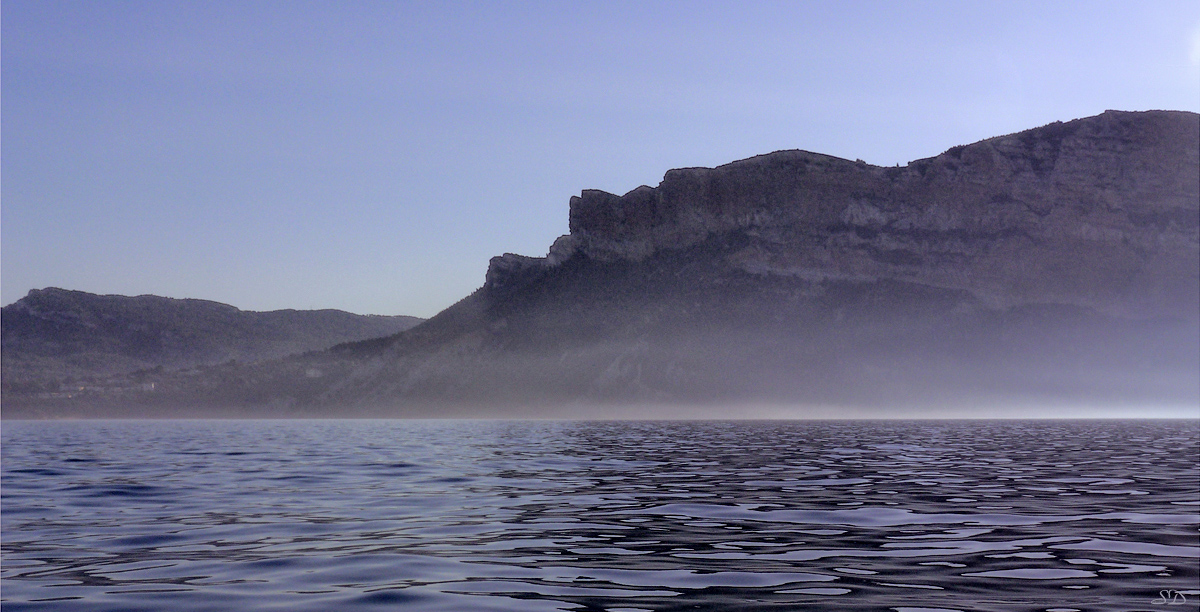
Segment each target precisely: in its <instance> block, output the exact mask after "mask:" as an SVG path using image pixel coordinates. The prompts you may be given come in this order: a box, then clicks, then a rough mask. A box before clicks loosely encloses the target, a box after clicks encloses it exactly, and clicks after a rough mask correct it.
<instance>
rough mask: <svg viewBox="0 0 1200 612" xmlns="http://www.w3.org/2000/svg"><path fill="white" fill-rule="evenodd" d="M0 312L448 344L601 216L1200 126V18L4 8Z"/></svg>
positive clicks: (1082, 10)
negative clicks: (151, 308)
mask: <svg viewBox="0 0 1200 612" xmlns="http://www.w3.org/2000/svg"><path fill="white" fill-rule="evenodd" d="M2 11H3V15H2V29H3V32H2V38H0V41H2V45H3V55H2V56H0V58H2V64H3V75H2V81H0V95H2V113H3V117H2V121H0V125H2V130H3V134H2V140H0V142H2V147H3V151H2V155H3V156H2V158H0V163H2V173H3V177H2V182H0V189H2V208H0V211H2V224H0V238H2V242H0V249H2V252H0V255H2V259H0V264H2V277H0V278H2V289H3V296H2V301H3V303H4V304H8V303H11V302H13V301H15V300H17V299H19V298H20V297H21V296H23V295H24V294H25V293H26V292H27V291H28V290H29V289H31V288H41V287H47V286H58V287H63V288H68V289H80V290H84V291H90V292H95V293H118V294H127V295H137V294H143V293H153V294H158V295H166V296H171V297H198V298H205V299H212V300H217V301H221V302H226V303H230V304H233V305H235V306H238V307H240V308H244V309H250V310H271V309H277V308H339V309H343V310H349V311H351V312H357V313H375V314H413V315H419V316H430V315H433V314H435V313H436V312H438V311H439V310H441V309H442V308H444V307H446V306H448V305H450V304H452V303H453V302H455V301H456V300H458V299H460V298H462V297H464V296H465V295H467V294H468V293H469V292H471V291H472V290H474V289H476V288H477V287H479V286H480V285H481V284H482V283H483V276H484V271H485V270H486V269H487V262H488V259H489V258H490V257H492V256H493V255H499V254H501V253H504V252H516V253H522V254H526V255H544V254H545V252H546V249H547V248H548V247H549V245H550V243H551V242H553V240H554V239H555V238H556V237H557V236H558V235H560V234H564V233H566V231H567V201H568V199H569V198H570V196H572V195H575V194H577V193H578V192H579V191H580V190H581V189H585V188H598V189H605V190H607V191H612V192H615V193H624V192H626V191H628V190H630V189H633V188H635V187H637V186H638V185H641V184H649V185H656V184H657V183H658V182H659V180H661V178H662V175H663V173H664V172H665V171H666V170H668V169H670V168H675V167H684V166H713V165H719V164H722V163H726V162H729V161H733V160H736V159H740V158H745V157H749V156H752V155H757V154H760V153H767V152H770V151H773V150H779V149H797V148H798V149H807V150H811V151H818V152H822V153H828V154H832V155H838V156H841V157H846V158H850V159H854V158H861V159H864V160H866V161H868V162H871V163H875V164H880V165H893V164H896V163H900V164H904V163H907V162H908V161H910V160H913V159H917V158H921V157H928V156H931V155H935V154H937V153H940V152H941V151H943V150H945V149H947V148H949V147H951V146H953V145H956V144H963V143H969V142H974V141H977V140H980V139H983V138H987V137H991V136H996V135H1000V134H1005V133H1010V132H1014V131H1018V130H1021V129H1026V128H1030V127H1035V126H1038V125H1043V124H1046V123H1049V122H1051V121H1055V120H1068V119H1073V118H1078V117H1083V116H1088V115H1094V114H1097V113H1100V112H1103V111H1104V110H1106V109H1123V110H1145V109H1155V108H1169V109H1182V110H1192V111H1200V2H1196V1H1195V0H1186V1H1180V2H1156V1H1146V2H1099V1H1090V0H1089V1H1086V2H1008V1H1005V2H991V3H988V2H961V1H953V2H934V1H929V2H900V1H894V0H893V1H886V2H885V1H881V2H857V3H855V2H845V1H835V2H817V1H806V2H800V1H787V2H778V3H764V2H615V1H604V2H574V1H570V2H544V3H543V2H509V1H505V2H491V1H488V2H482V1H481V2H412V3H405V2H347V1H337V2H334V1H329V2H293V1H287V2H217V1H211V0H205V1H201V2H174V1H166V0H156V1H151V2H125V1H122V2H116V1H107V2H106V1H88V2H54V1H47V0H37V1H34V2H30V1H24V0H4V2H3V5H2Z"/></svg>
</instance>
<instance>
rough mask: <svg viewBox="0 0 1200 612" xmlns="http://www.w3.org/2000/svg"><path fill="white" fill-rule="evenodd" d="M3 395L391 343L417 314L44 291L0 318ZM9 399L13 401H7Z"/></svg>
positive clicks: (415, 321) (416, 320)
mask: <svg viewBox="0 0 1200 612" xmlns="http://www.w3.org/2000/svg"><path fill="white" fill-rule="evenodd" d="M0 321H2V328H3V334H2V336H0V343H2V347H3V348H2V355H3V377H4V389H5V391H6V392H12V391H19V390H21V389H26V390H29V389H33V390H39V391H40V390H44V389H45V388H48V387H47V386H48V385H49V386H51V387H53V386H56V385H57V384H58V383H60V382H62V381H64V380H70V379H78V378H84V377H105V376H112V375H116V374H123V373H128V372H132V371H135V370H143V369H148V368H155V367H160V366H161V367H163V368H169V369H179V368H188V367H195V366H201V365H211V364H216V363H222V362H227V361H230V360H236V361H239V362H254V361H259V360H263V359H274V358H278V357H283V356H285V355H291V354H295V353H302V352H306V351H314V350H320V349H327V348H329V347H331V346H334V345H336V344H340V343H344V342H349V341H354V340H364V339H368V338H376V337H380V336H389V335H392V334H395V333H396V332H399V331H402V330H405V329H408V328H410V327H412V326H414V325H416V324H418V323H420V322H421V321H422V319H419V318H416V317H404V316H397V317H387V316H375V315H367V316H364V315H355V314H350V313H348V312H342V311H340V310H309V311H304V310H276V311H272V312H251V311H243V310H239V309H237V308H235V307H233V306H229V305H227V304H221V303H218V302H210V301H206V300H190V299H188V300H179V299H171V298H165V297H158V296H153V295H142V296H137V297H126V296H121V295H94V294H91V293H85V292H82V291H67V290H64V289H56V288H49V289H41V290H33V291H30V292H29V294H28V295H27V296H25V297H24V298H21V299H20V300H18V301H16V302H14V303H12V304H10V305H8V306H5V307H4V308H3V309H2V311H0ZM6 399H7V398H6Z"/></svg>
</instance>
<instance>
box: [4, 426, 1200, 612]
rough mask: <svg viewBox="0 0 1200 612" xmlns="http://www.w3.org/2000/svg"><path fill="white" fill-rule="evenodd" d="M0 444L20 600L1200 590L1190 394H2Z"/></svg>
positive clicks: (1102, 598) (1035, 601)
mask: <svg viewBox="0 0 1200 612" xmlns="http://www.w3.org/2000/svg"><path fill="white" fill-rule="evenodd" d="M0 449H2V453H3V457H2V458H3V504H4V505H3V515H2V527H3V567H2V570H0V575H2V576H3V581H4V589H3V595H2V601H3V606H4V609H5V610H6V611H7V610H14V611H15V610H58V609H71V610H74V609H88V610H163V609H170V610H232V609H236V610H268V609H270V610H284V609H286V610H332V609H338V610H356V609H363V610H366V609H405V610H588V611H592V610H611V611H614V612H615V611H633V610H655V611H659V610H661V611H668V610H685V609H687V610H696V609H700V610H783V609H830V610H835V609H836V610H858V609H863V610H887V609H892V610H898V611H902V612H903V611H911V610H918V609H923V610H929V609H936V610H964V611H965V610H1081V611H1082V610H1114V611H1115V610H1124V611H1128V610H1143V609H1144V610H1155V609H1163V607H1162V605H1156V603H1155V602H1156V600H1161V599H1162V597H1163V594H1164V593H1165V594H1167V595H1169V596H1170V597H1171V598H1174V599H1173V601H1174V603H1182V602H1183V601H1184V600H1186V603H1187V606H1190V607H1192V608H1193V609H1194V606H1195V605H1196V602H1197V601H1200V585H1198V584H1197V581H1198V580H1200V542H1198V541H1197V528H1198V526H1200V464H1198V461H1197V459H1198V457H1200V424H1198V423H1197V421H1195V420H1169V421H1167V420H1164V421H840V422H839V421H819V422H814V421H809V422H805V421H787V422H785V421H769V422H763V421H758V422H752V421H741V422H738V421H726V422H718V421H694V422H628V421H625V422H622V421H613V422H582V421H562V422H556V421H158V422H150V421H143V422H132V421H130V422H121V421H108V422H95V421H94V422H13V421H6V422H5V423H4V429H3V445H2V447H0ZM1162 603H1164V601H1158V604H1162ZM80 604H83V606H80ZM1174 609H1188V608H1186V607H1176V608H1174Z"/></svg>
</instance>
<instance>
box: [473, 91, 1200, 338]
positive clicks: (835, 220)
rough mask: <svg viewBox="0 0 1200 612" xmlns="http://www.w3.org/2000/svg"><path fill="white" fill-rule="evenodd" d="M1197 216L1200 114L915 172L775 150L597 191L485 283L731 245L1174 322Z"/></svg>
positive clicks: (1075, 124) (836, 272) (963, 157)
mask: <svg viewBox="0 0 1200 612" xmlns="http://www.w3.org/2000/svg"><path fill="white" fill-rule="evenodd" d="M1198 203H1200V123H1198V121H1197V116H1196V115H1195V114H1194V113H1185V112H1167V111H1163V112H1145V113H1128V112H1116V111H1109V112H1106V113H1104V114H1103V115H1100V116H1097V117H1090V118H1086V119H1079V120H1075V121H1070V122H1067V123H1054V124H1051V125H1048V126H1044V127H1041V128H1037V129H1032V130H1028V131H1025V132H1021V133H1018V134H1012V135H1009V136H1001V137H997V138H992V139H989V140H985V141H982V142H978V143H975V144H971V145H965V146H959V147H955V148H953V149H950V150H949V151H947V152H945V153H943V154H941V155H939V156H937V157H933V158H928V159H922V160H918V161H915V162H912V163H910V164H909V165H907V166H905V167H895V168H882V167H878V166H871V165H869V164H866V163H863V162H852V161H849V160H844V159H839V158H835V157H830V156H827V155H820V154H817V153H809V152H806V151H780V152H777V153H771V154H768V155H762V156H759V157H754V158H751V159H746V160H742V161H738V162H734V163H731V164H727V165H724V166H721V167H718V168H711V169H710V168H686V169H680V170H671V171H669V172H667V174H666V176H665V177H664V178H663V181H662V183H660V184H659V185H658V187H645V186H643V187H639V188H637V189H634V190H633V191H631V192H629V193H627V194H625V195H624V196H616V195H613V194H609V193H605V192H603V191H595V190H587V191H584V192H583V193H582V195H580V196H578V197H574V198H572V199H571V217H570V229H571V233H570V235H568V236H564V237H563V238H561V239H560V240H559V241H558V242H556V243H555V245H554V247H553V248H552V249H551V252H550V255H549V256H548V257H547V258H546V259H544V260H533V259H530V258H526V259H516V258H514V256H506V257H509V258H510V259H503V258H501V259H497V260H494V265H493V270H492V271H491V272H489V276H488V284H489V286H493V285H496V284H502V283H503V280H502V279H503V278H504V277H505V275H506V274H507V273H510V272H513V271H517V270H529V269H530V268H536V267H538V266H550V265H555V264H557V263H560V262H561V261H564V260H566V259H568V258H569V257H571V256H572V254H574V253H576V252H578V253H582V254H583V255H586V256H587V257H589V258H592V259H595V260H599V261H614V260H630V261H641V260H645V259H646V258H648V257H650V256H651V255H653V254H654V253H657V252H660V251H663V250H678V249H682V248H687V247H690V246H692V245H696V244H699V243H701V242H703V241H705V240H708V239H710V238H711V237H713V236H719V235H726V234H730V233H735V232H736V233H741V234H744V235H745V236H747V237H748V240H747V241H746V242H745V244H744V245H742V246H741V248H739V249H737V250H736V251H733V252H730V253H728V254H727V260H728V261H729V262H730V263H732V264H733V265H735V266H736V267H738V268H740V269H742V270H745V271H746V272H749V273H752V274H760V275H781V276H793V277H797V278H802V279H805V280H810V281H821V280H860V281H874V280H879V279H894V280H902V281H906V282H913V283H919V284H922V285H928V286H932V287H941V288H946V289H962V290H965V291H968V292H970V293H971V294H972V295H974V296H976V297H977V298H978V299H980V300H981V301H982V302H984V303H986V304H989V305H992V306H994V307H1011V306H1015V305H1018V304H1022V303H1056V304H1069V305H1076V306H1083V307H1088V308H1095V309H1098V310H1101V311H1103V312H1106V313H1110V314H1114V315H1121V316H1135V317H1155V316H1178V315H1180V314H1187V313H1190V312H1194V311H1195V310H1196V309H1195V308H1194V307H1195V306H1196V304H1197V297H1196V296H1197V294H1198V292H1200V284H1198V283H1200V280H1198V279H1200V261H1198V257H1197V252H1198V248H1197V244H1198V241H1200V210H1198Z"/></svg>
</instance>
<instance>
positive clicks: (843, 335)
mask: <svg viewBox="0 0 1200 612" xmlns="http://www.w3.org/2000/svg"><path fill="white" fill-rule="evenodd" d="M570 207H571V210H570V233H569V234H568V235H565V236H563V237H561V238H559V239H558V240H556V241H555V243H554V244H553V246H551V248H550V250H549V253H548V254H547V256H546V257H527V256H522V255H514V254H511V253H509V254H505V255H501V256H499V257H495V258H493V259H492V261H491V265H490V266H489V269H488V272H487V276H486V279H485V283H484V285H483V287H482V288H480V289H479V290H478V291H476V292H474V293H472V294H471V295H470V296H467V297H466V298H464V299H463V300H461V301H460V302H459V303H457V304H455V305H453V306H451V307H450V308H447V309H446V310H445V311H443V312H441V313H439V314H438V315H436V316H435V317H433V318H431V319H429V320H428V321H425V322H424V323H422V324H420V325H418V326H416V327H414V328H412V329H409V330H407V331H404V332H401V333H399V334H397V335H395V336H391V337H388V338H382V339H376V340H370V341H365V342H359V343H352V344H346V345H342V346H339V347H335V348H334V349H331V350H329V351H324V352H315V353H310V354H307V355H304V356H300V357H292V358H287V359H282V360H279V361H274V362H265V363H261V364H257V365H250V366H242V365H228V364H227V365H223V366H214V367H212V368H210V369H209V370H207V371H206V373H204V374H203V375H198V376H193V377H184V376H171V375H164V376H162V377H159V378H158V379H156V380H155V381H154V382H155V387H154V389H155V391H154V393H153V394H144V395H140V396H138V398H137V401H140V402H145V404H146V406H145V407H142V408H137V409H136V410H134V412H137V411H141V412H143V413H144V412H146V411H150V412H153V413H156V414H178V413H179V411H180V406H190V407H192V408H191V409H192V410H193V412H192V413H193V414H204V415H207V414H212V410H213V407H214V406H216V407H219V408H220V409H221V410H222V411H223V412H222V414H241V415H262V414H272V415H304V416H313V415H321V416H328V415H345V414H357V415H386V416H398V415H421V416H448V415H473V416H480V415H483V416H516V415H520V416H530V415H543V416H565V415H570V416H589V417H604V416H612V415H614V414H620V415H624V416H629V415H634V416H645V415H646V414H649V413H644V412H638V411H634V412H633V413H631V412H628V411H626V412H621V413H613V412H607V411H605V410H606V409H605V410H601V409H596V410H594V411H592V412H581V413H576V412H570V409H569V408H568V407H570V406H581V405H603V406H607V407H612V406H616V405H623V406H633V405H638V406H641V405H644V404H646V403H651V404H660V405H661V404H674V405H687V406H696V405H706V406H708V407H709V408H708V409H707V410H708V412H706V413H705V414H706V415H708V416H727V417H738V416H746V415H745V414H743V413H741V412H739V409H738V408H737V406H741V405H745V404H747V403H755V402H758V403H767V404H775V405H787V406H792V407H795V408H794V409H789V410H792V411H791V412H788V413H787V414H789V415H792V416H802V415H804V414H808V413H807V412H806V410H809V409H810V408H811V407H813V406H836V407H838V408H837V410H838V412H836V413H835V414H866V413H862V412H859V413H853V412H850V413H843V412H840V410H842V409H843V408H844V409H846V410H868V411H873V412H868V413H869V414H873V415H880V416H890V415H896V414H900V415H906V414H917V413H921V412H920V411H921V410H927V409H929V408H930V407H934V406H943V407H945V408H946V410H947V411H948V412H947V413H948V414H954V415H967V414H974V413H973V412H972V411H973V410H975V407H978V406H985V405H1015V404H1019V405H1025V406H1051V405H1062V404H1072V405H1079V406H1084V407H1086V409H1087V410H1092V409H1093V408H1094V407H1095V406H1100V405H1108V404H1120V405H1123V406H1137V407H1144V406H1161V405H1172V406H1189V407H1190V406H1195V405H1196V403H1197V402H1200V115H1196V114H1195V113H1185V112H1168V111H1161V112H1160V111H1154V112H1140V113H1127V112H1112V111H1110V112H1107V113H1104V114H1103V115H1099V116H1096V117H1089V118H1084V119H1079V120H1075V121H1070V122H1066V123H1054V124H1051V125H1047V126H1044V127H1040V128H1036V129H1032V130H1028V131H1025V132H1020V133H1017V134H1013V135H1009V136H1001V137H997V138H992V139H989V140H984V141H982V142H978V143H975V144H969V145H964V146H959V147H954V148H952V149H950V150H949V151H946V152H945V153H942V154H941V155H938V156H937V157H932V158H928V159H922V160H917V161H914V162H911V163H909V164H908V165H906V166H904V167H899V166H897V167H892V168H883V167H876V166H871V165H869V164H866V163H863V162H857V161H849V160H844V159H838V158H834V157H830V156H826V155H820V154H816V153H809V152H805V151H781V152H776V153H771V154H768V155H762V156H759V157H754V158H751V159H746V160H742V161H737V162H733V163H731V164H727V165H724V166H720V167H717V168H687V169H680V170H671V171H669V172H667V173H666V176H665V177H664V178H663V181H662V182H661V183H660V184H659V185H658V186H657V187H645V186H643V187H639V188H637V189H634V190H633V191H631V192H629V193H627V194H625V195H623V196H617V195H613V194H609V193H604V192H601V191H584V192H583V193H582V194H581V195H580V196H579V197H576V198H572V199H571V202H570ZM130 401H131V400H130V399H129V398H125V397H122V398H121V403H119V404H118V403H116V402H112V403H110V405H109V406H107V407H104V406H101V407H100V408H96V409H95V411H94V412H92V413H89V412H87V408H86V406H83V405H82V404H74V405H66V404H63V405H58V404H56V405H53V406H34V407H32V408H29V409H30V410H41V411H43V413H44V414H59V413H60V412H55V411H62V410H67V411H70V410H75V411H76V413H79V414H96V413H105V411H117V412H120V411H125V410H133V408H130V407H131V406H132V404H131V403H130ZM904 407H908V408H911V409H912V410H916V411H918V412H903V411H902V410H903V409H905V408H904ZM22 409H23V408H22ZM6 410H12V404H11V403H8V404H6ZM897 410H901V412H896V411H897ZM671 414H674V415H679V414H693V413H690V412H684V413H671ZM921 414H927V413H921ZM659 415H660V416H661V414H659Z"/></svg>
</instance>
